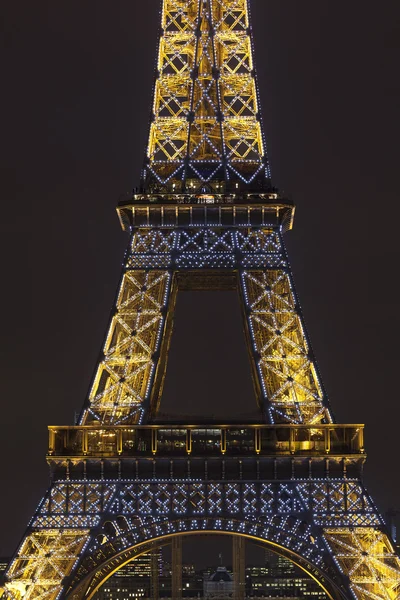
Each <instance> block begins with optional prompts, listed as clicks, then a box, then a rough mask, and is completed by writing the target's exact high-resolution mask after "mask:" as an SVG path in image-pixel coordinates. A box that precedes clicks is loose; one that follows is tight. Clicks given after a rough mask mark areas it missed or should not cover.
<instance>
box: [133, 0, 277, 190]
mask: <svg viewBox="0 0 400 600" xmlns="http://www.w3.org/2000/svg"><path fill="white" fill-rule="evenodd" d="M161 31H162V34H161V36H160V39H159V53H158V60H157V76H156V81H155V88H154V99H153V114H152V122H151V127H150V136H149V144H148V149H147V164H146V167H145V173H144V182H145V185H146V184H147V185H148V184H149V183H150V184H151V182H153V184H154V182H155V183H157V184H160V185H169V187H172V186H173V187H174V189H178V188H181V187H183V189H187V188H188V189H190V188H191V187H197V186H198V184H200V186H201V185H202V184H204V183H211V184H212V189H214V191H218V190H219V191H221V190H222V188H223V187H224V184H223V183H222V182H223V181H224V182H229V181H230V180H234V181H240V182H241V183H244V184H252V183H253V182H255V181H256V180H260V181H261V186H262V185H263V183H264V182H265V181H268V180H269V167H268V162H267V159H266V154H265V148H264V140H263V133H262V127H261V119H260V113H259V106H258V97H257V87H256V79H255V70H254V63H253V48H252V34H251V29H250V20H249V9H248V2H247V0H164V1H163V6H162V20H161ZM172 182H173V183H172ZM253 186H254V183H253Z"/></svg>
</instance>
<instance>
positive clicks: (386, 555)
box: [324, 527, 400, 600]
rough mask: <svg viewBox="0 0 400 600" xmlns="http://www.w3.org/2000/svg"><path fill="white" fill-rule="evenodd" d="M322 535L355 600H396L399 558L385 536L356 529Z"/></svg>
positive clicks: (399, 573) (398, 590)
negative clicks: (348, 583) (347, 581)
mask: <svg viewBox="0 0 400 600" xmlns="http://www.w3.org/2000/svg"><path fill="white" fill-rule="evenodd" d="M324 535H325V539H326V540H327V542H328V544H329V546H330V548H331V550H332V552H333V555H334V556H335V560H336V561H337V563H338V564H339V565H340V568H341V569H342V570H343V572H344V573H345V575H347V576H348V578H349V579H350V582H351V583H350V587H351V589H352V591H353V594H354V595H355V597H356V598H358V600H369V599H372V600H374V599H378V598H384V599H385V600H397V599H398V598H399V597H400V558H399V557H398V556H397V555H396V554H395V552H394V549H393V547H392V544H391V542H390V541H389V539H388V537H387V535H386V534H385V533H383V532H382V531H379V530H378V529H372V528H370V527H359V528H351V529H349V528H335V529H326V530H325V531H324Z"/></svg>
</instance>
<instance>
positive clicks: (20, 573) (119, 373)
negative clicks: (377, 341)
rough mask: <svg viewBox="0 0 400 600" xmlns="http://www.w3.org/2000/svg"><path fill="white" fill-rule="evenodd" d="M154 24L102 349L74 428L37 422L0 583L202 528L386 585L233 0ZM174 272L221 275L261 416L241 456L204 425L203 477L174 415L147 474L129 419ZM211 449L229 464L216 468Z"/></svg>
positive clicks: (68, 571)
mask: <svg viewBox="0 0 400 600" xmlns="http://www.w3.org/2000/svg"><path fill="white" fill-rule="evenodd" d="M161 26H162V33H161V36H160V40H159V53H158V62H157V76H156V81H155V89H154V99H153V107H152V109H153V115H152V121H151V125H150V134H149V143H148V148H147V156H146V164H145V168H144V172H143V177H142V190H141V192H140V193H138V194H136V195H135V196H134V197H133V198H131V199H130V200H129V201H127V202H123V203H122V204H121V205H120V217H121V221H122V224H123V227H124V228H125V229H126V230H130V231H131V240H130V244H129V248H128V252H127V256H126V260H125V263H124V270H123V275H122V280H121V285H120V288H119V293H118V296H117V300H116V304H115V307H114V312H113V314H112V317H111V322H110V326H109V329H108V333H107V336H106V340H105V343H104V346H103V349H102V356H101V358H100V360H99V363H98V365H97V368H96V371H95V376H94V379H93V383H92V386H91V389H90V393H89V396H88V399H87V402H86V405H85V407H84V410H83V411H82V414H81V418H80V420H79V426H77V427H74V428H66V429H65V431H64V429H63V428H51V437H50V451H49V456H48V460H49V463H50V466H51V468H52V469H53V470H52V473H53V480H52V483H51V486H50V488H49V490H48V492H47V494H46V496H45V498H44V499H43V501H42V502H41V504H40V505H39V507H38V509H37V511H36V513H35V515H34V518H33V520H32V522H31V524H30V528H29V530H28V531H27V533H26V536H25V538H24V539H23V541H22V543H21V545H20V547H19V549H18V551H17V553H16V557H15V558H14V559H13V561H12V563H11V565H10V566H9V569H8V571H7V573H6V584H5V586H3V587H0V598H1V600H36V599H37V600H39V599H40V600H58V599H61V598H69V599H74V600H75V599H76V600H82V599H83V598H88V597H90V594H91V593H92V592H90V590H89V589H86V590H85V585H86V583H87V582H88V581H89V580H90V579H91V578H92V579H93V574H94V573H96V572H97V573H98V574H99V575H98V580H99V581H98V582H97V583H99V582H100V580H101V579H102V578H103V579H104V577H103V570H104V574H106V573H108V574H109V573H110V572H109V571H107V568H106V566H107V565H109V564H114V563H115V565H114V566H115V567H117V563H118V560H119V559H118V557H120V556H121V555H125V554H126V555H128V554H129V552H130V549H132V548H134V547H138V546H139V545H140V544H142V543H146V544H147V543H148V544H152V543H153V541H154V540H156V539H160V538H162V537H163V536H164V537H165V536H171V535H180V534H182V533H185V532H187V533H188V532H189V531H192V532H197V533H199V532H204V531H213V532H214V533H215V532H220V533H223V532H225V533H229V534H230V535H236V534H237V535H247V536H248V537H252V538H253V539H258V540H262V541H264V542H266V543H271V544H273V545H276V546H277V547H278V546H279V547H281V548H282V549H283V550H284V551H287V552H291V553H292V554H295V555H296V556H298V557H302V558H303V559H304V561H306V562H307V565H308V567H307V568H310V567H313V568H314V567H315V569H316V570H318V572H319V573H323V574H325V575H326V577H328V578H330V579H331V580H332V581H333V582H334V583H333V588H332V589H340V590H341V592H340V594H341V596H340V597H346V598H347V599H350V598H351V597H352V595H353V597H354V598H355V599H356V600H399V598H400V562H399V558H398V557H397V556H396V555H395V553H394V549H393V547H392V543H391V541H390V539H389V537H388V535H387V534H386V533H385V532H384V531H385V524H384V522H383V520H382V518H381V517H380V515H379V513H378V512H377V510H376V508H375V507H374V505H373V503H372V501H371V499H370V497H369V495H368V493H367V491H366V490H365V488H364V485H363V483H362V480H361V469H362V464H363V462H364V443H363V436H362V427H360V426H352V427H351V426H343V427H341V426H335V425H331V424H332V423H333V417H332V415H331V413H330V410H329V406H328V402H327V398H326V395H325V393H324V390H323V386H322V383H321V380H320V376H319V373H318V369H317V365H316V362H315V359H314V357H313V353H312V351H311V348H310V344H309V341H308V337H307V333H306V331H305V326H304V321H303V317H302V314H301V310H300V307H299V304H298V300H297V297H296V293H295V290H294V286H293V280H292V275H291V273H290V265H289V262H288V259H287V255H286V251H285V249H284V245H283V239H282V233H283V232H285V231H286V230H287V229H289V228H290V227H291V225H292V220H293V213H294V207H293V205H292V204H291V203H290V202H289V201H285V200H283V199H282V198H281V197H280V196H279V194H277V193H275V192H274V190H272V189H271V188H270V181H269V176H270V174H269V167H268V161H267V157H266V151H265V145H264V141H263V132H262V124H261V118H260V112H259V105H258V98H257V85H256V78H255V70H254V64H253V53H252V34H251V23H250V19H249V8H248V0H163V4H162V23H161ZM257 190H258V191H257ZM180 285H181V286H182V289H210V288H211V289H237V290H238V292H239V294H240V297H241V300H242V308H243V315H244V322H245V325H246V335H247V343H248V348H249V354H250V356H251V363H252V369H253V379H254V383H255V389H256V394H257V400H258V403H259V407H260V414H261V415H262V417H263V420H264V422H265V423H270V424H274V427H272V425H271V432H272V434H273V435H272V437H270V438H268V435H267V436H266V437H265V438H263V437H262V436H263V430H262V426H261V425H260V427H259V429H257V428H255V429H254V435H251V436H250V438H246V437H244V438H243V439H244V440H247V442H249V439H250V447H251V452H250V454H251V453H253V454H254V457H253V458H254V460H253V461H252V460H251V457H250V455H249V451H248V452H247V456H246V458H247V460H242V459H243V458H245V456H244V454H245V453H244V454H243V455H240V456H239V455H237V456H236V457H233V455H232V456H230V446H229V443H228V442H229V440H228V438H229V435H230V429H229V427H228V426H227V427H224V426H222V429H221V432H220V437H219V440H220V441H219V442H218V443H220V446H217V448H218V453H217V452H216V453H215V455H213V460H212V461H210V465H211V464H212V468H216V467H218V468H219V466H220V467H221V470H220V475H218V476H216V477H214V476H212V477H209V475H208V471H207V474H206V475H204V477H203V478H197V479H193V478H192V475H191V472H190V461H191V460H195V458H196V452H197V450H196V448H195V446H194V442H193V440H194V438H195V435H194V433H193V432H194V429H193V427H192V425H190V424H189V425H188V430H187V431H186V432H185V433H184V435H183V437H182V436H181V438H180V439H181V446H180V447H181V448H182V453H183V454H184V457H183V459H182V460H184V462H181V464H180V467H182V465H184V468H183V469H182V468H181V471H179V469H177V471H176V472H175V475H174V471H173V463H174V461H178V460H180V459H179V456H178V454H179V452H177V451H176V448H175V450H174V452H175V454H174V457H173V459H171V460H170V461H168V465H169V469H170V470H169V471H168V473H166V474H165V473H164V475H163V476H162V478H161V479H159V478H158V476H157V468H158V466H157V460H158V449H157V435H158V433H157V431H156V429H154V431H153V430H152V431H151V432H150V437H149V439H150V442H149V443H148V444H147V442H146V441H145V439H144V437H142V438H141V437H140V435H141V434H140V432H139V433H138V432H136V429H138V430H140V431H141V430H144V429H145V428H144V427H143V428H141V427H137V428H136V429H135V428H134V427H133V425H141V424H142V423H146V422H148V421H149V420H151V419H153V418H154V417H155V416H156V415H157V411H158V406H159V401H160V396H161V391H162V384H163V378H164V374H165V368H166V359H167V354H168V347H169V340H170V334H171V329H172V320H173V319H172V317H173V309H174V300H175V293H176V291H177V289H178V288H179V286H180ZM191 286H192V287H191ZM244 401H246V399H244ZM275 426H276V431H275ZM130 427H131V429H130ZM215 427H216V426H215V425H214V428H215ZM237 427H239V424H237ZM279 427H281V429H279ZM124 428H126V431H128V434H125V433H124V431H123V430H124ZM241 428H242V426H241V425H240V429H241ZM192 429H193V431H192ZM245 429H246V425H245V424H244V425H243V431H242V433H241V435H243V436H245V435H246V433H245ZM308 430H309V431H308ZM285 432H287V435H286V433H285ZM307 432H308V433H307ZM192 434H193V435H192ZM124 436H125V437H124ZM283 439H284V440H285V441H282V440H283ZM182 440H183V442H182ZM251 440H252V441H251ZM271 440H273V443H272V442H271ZM253 442H254V449H253V445H252V444H253ZM146 444H147V445H146ZM264 450H268V451H265V452H264ZM58 453H59V454H58ZM146 453H147V454H146ZM219 454H221V456H220V457H219V456H218V455H219ZM269 454H271V456H269ZM272 454H273V456H272ZM285 455H286V456H285ZM268 456H269V459H270V460H271V461H272V462H271V463H270V464H271V465H273V467H272V468H273V471H271V472H270V471H268V468H269V467H268V463H263V462H262V461H263V460H269V459H268ZM149 457H150V458H151V463H150V461H149ZM229 460H231V463H230V468H232V469H233V468H235V469H236V468H237V466H238V465H240V468H239V470H237V471H236V473H237V476H235V477H233V478H232V479H231V480H230V481H228V480H227V479H228V477H226V476H225V466H226V465H225V462H226V464H228V462H229ZM235 460H236V462H235ZM219 461H220V462H219ZM232 461H233V462H232ZM140 462H141V466H140V465H139V463H140ZM143 462H144V464H145V466H143ZM203 462H204V465H208V463H207V460H205V461H203ZM348 463H349V466H347V464H348ZM150 464H151V468H152V471H151V472H150V471H149V470H148V469H147V468H148V466H149V465H150ZM159 464H160V465H161V466H162V465H164V466H165V464H166V461H164V462H162V461H160V462H159ZM296 465H297V466H296ZM301 465H303V467H304V468H305V469H306V471H305V472H304V474H303V475H302V476H301V477H300V476H296V472H297V471H296V469H297V468H299V467H300V466H301ZM280 466H282V468H283V471H280ZM253 467H254V468H253ZM163 468H164V467H163ZM204 468H207V469H208V466H207V467H206V466H205V467H204ZM141 469H144V471H143V470H142V471H141ZM146 469H147V470H146ZM210 469H211V466H210ZM246 469H250V470H249V471H248V472H247V475H246ZM252 469H253V470H252ZM262 469H267V470H264V473H267V475H264V479H263V477H262V476H260V473H262V472H263V471H262ZM313 469H315V471H313ZM338 469H340V472H338ZM350 471H351V472H352V473H353V476H349V472H350ZM281 472H283V473H284V475H280V473H281ZM143 473H145V476H140V475H141V474H142V475H143ZM177 473H178V475H177ZM179 473H181V474H180V475H179ZM268 473H269V475H268ZM302 473H303V472H302ZM315 473H317V476H316V475H315ZM335 473H336V475H335ZM338 473H339V474H338ZM332 474H333V475H332ZM354 474H355V475H354ZM113 561H114V563H113ZM303 568H304V565H303ZM107 576H108V575H107ZM96 585H97V584H96ZM321 585H323V583H321ZM335 586H336V587H335Z"/></svg>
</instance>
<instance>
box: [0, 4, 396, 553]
mask: <svg viewBox="0 0 400 600" xmlns="http://www.w3.org/2000/svg"><path fill="white" fill-rule="evenodd" d="M158 7H159V3H158V0H149V1H146V2H145V1H143V2H142V1H139V0H112V1H111V0H108V1H106V0H85V1H84V2H82V1H81V0H79V1H78V0H68V1H67V0H58V1H57V2H54V0H49V1H47V2H45V1H43V0H35V2H32V0H29V1H28V0H3V1H2V2H1V6H0V18H1V27H0V36H1V37H0V44H1V51H0V56H1V58H0V60H1V62H2V64H1V70H0V73H1V83H2V86H1V87H2V92H1V97H0V98H1V99H0V102H1V105H2V110H1V117H2V119H1V120H2V125H1V138H2V143H1V150H0V151H1V160H0V169H1V187H2V202H1V222H0V233H1V235H0V244H1V254H0V258H1V281H2V287H1V289H2V292H1V312H0V316H1V322H2V327H1V334H2V342H1V371H2V373H1V407H2V424H1V429H0V431H1V433H0V451H1V454H0V456H1V470H0V478H1V484H0V485H1V488H0V489H1V492H0V518H1V532H2V536H1V539H0V555H9V554H12V553H13V551H14V549H15V547H16V544H17V543H18V540H19V539H20V537H21V536H22V534H23V532H24V528H25V525H26V523H27V522H28V520H29V519H30V517H31V516H32V514H33V512H34V510H35V507H36V505H37V503H38V501H39V499H40V497H41V496H42V495H43V493H44V491H45V489H46V485H47V483H48V471H47V466H46V462H45V452H46V448H47V431H46V428H47V425H49V424H52V425H56V424H59V425H62V424H64V425H67V424H72V423H73V421H74V413H75V412H76V411H79V409H80V407H81V405H82V402H83V400H84V397H85V395H86V393H87V389H88V386H89V382H90V378H91V375H92V372H93V369H94V366H95V362H96V359H97V356H98V353H99V350H100V347H101V343H102V339H103V335H104V332H105V329H106V326H107V321H108V317H109V311H110V308H111V305H112V302H113V299H114V295H115V290H116V286H117V283H118V279H119V275H120V268H121V261H122V258H123V253H124V248H125V246H126V243H127V241H128V239H127V236H126V234H123V233H122V231H121V230H120V227H119V223H118V220H117V216H116V214H115V205H116V202H117V200H118V197H119V195H120V194H121V193H124V192H126V191H129V190H131V189H132V188H133V186H135V185H137V184H138V178H139V173H140V168H141V164H142V157H143V151H144V146H145V143H146V136H147V130H148V115H149V107H150V95H151V87H152V78H153V68H154V60H155V52H156V34H157V26H158ZM252 7H253V9H252V13H253V24H254V29H255V36H256V40H255V41H256V51H257V55H256V63H257V69H258V75H259V82H260V88H261V89H260V91H261V99H262V108H263V115H264V125H265V130H266V136H267V140H268V147H269V156H270V161H271V166H272V174H273V182H274V184H275V185H276V186H278V187H279V188H280V189H281V190H282V191H284V192H285V193H286V194H287V195H288V196H290V197H291V198H292V199H293V200H294V201H295V202H296V204H297V213H296V221H295V228H294V230H293V231H292V232H290V233H289V234H287V236H286V240H287V244H288V249H289V252H290V257H291V261H292V266H293V271H294V276H295V281H296V284H297V289H298V292H299V296H300V302H301V304H302V306H303V309H304V314H305V318H306V322H307V324H308V328H309V333H310V336H311V339H312V343H313V347H314V350H315V353H316V355H317V358H318V362H319V365H320V368H321V371H322V376H323V379H324V383H325V386H326V388H327V390H328V394H329V396H330V399H331V403H332V406H333V410H334V412H335V415H336V418H337V420H338V421H339V422H345V423H352V422H354V423H365V424H366V446H367V451H368V453H369V459H368V462H367V468H366V483H367V486H368V488H369V490H370V491H371V493H372V495H373V497H374V499H375V501H376V503H377V504H378V507H379V508H380V509H381V510H382V511H386V510H387V509H388V508H389V507H391V506H393V507H397V508H398V509H400V500H399V494H400V481H399V479H400V478H399V476H398V468H399V467H398V465H399V445H398V444H399V442H398V439H399V422H398V419H400V409H399V390H398V388H399V384H398V379H399V373H400V344H399V339H400V311H399V309H400V306H399V295H398V287H399V286H398V271H399V266H398V265H399V264H400V249H399V243H398V239H399V233H398V223H399V218H400V204H399V158H400V156H399V154H400V152H399V139H400V130H399V129H400V127H399V106H400V97H399V96H400V93H399V91H400V83H399V65H400V3H399V1H398V0H383V1H382V2H378V1H377V0H346V1H345V0H336V1H335V2H334V1H333V0H325V1H321V0H303V1H300V0H252ZM242 338H243V336H242V332H241V323H240V320H239V309H238V304H237V301H236V299H235V297H234V296H232V294H231V293H229V292H227V293H225V295H224V294H223V293H214V295H213V294H212V293H205V294H201V293H200V294H196V295H193V294H192V293H189V294H188V295H186V296H185V295H183V294H182V297H179V298H178V305H177V318H176V335H175V336H174V338H173V341H172V349H171V360H170V366H171V369H170V372H169V373H168V377H167V382H166V390H165V400H164V402H163V404H162V410H163V411H168V412H172V411H173V410H175V411H176V412H177V413H180V412H182V411H183V410H184V411H185V412H186V413H187V412H190V411H191V412H192V413H196V414H211V413H214V414H215V413H216V412H218V413H219V414H227V413H229V415H233V414H239V413H246V412H248V411H250V410H251V409H252V408H253V406H255V404H254V401H253V396H252V394H253V392H252V389H251V384H250V375H249V373H250V371H249V366H248V359H247V356H246V352H245V350H244V348H243V343H242V342H243V339H242ZM217 401H218V402H219V408H218V409H217V408H216V405H217Z"/></svg>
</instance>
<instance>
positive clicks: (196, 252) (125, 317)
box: [81, 227, 332, 425]
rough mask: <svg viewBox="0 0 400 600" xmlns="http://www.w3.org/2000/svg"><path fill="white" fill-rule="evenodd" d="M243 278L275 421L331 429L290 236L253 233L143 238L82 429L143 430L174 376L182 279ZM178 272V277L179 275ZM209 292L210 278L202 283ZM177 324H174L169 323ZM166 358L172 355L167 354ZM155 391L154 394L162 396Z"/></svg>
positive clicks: (265, 395) (144, 233)
mask: <svg viewBox="0 0 400 600" xmlns="http://www.w3.org/2000/svg"><path fill="white" fill-rule="evenodd" d="M209 271H211V272H214V274H216V277H213V282H214V283H213V284H214V285H215V282H217V285H223V281H224V279H226V277H227V276H229V275H230V276H231V277H232V276H233V278H234V279H235V278H237V279H238V283H237V287H238V288H239V289H240V290H241V292H240V295H241V298H242V303H243V309H244V313H245V315H246V320H247V329H248V336H247V337H248V343H249V346H250V354H251V356H252V360H253V372H254V379H255V382H256V388H257V389H258V392H257V393H258V400H259V405H260V407H261V410H262V412H263V413H264V416H265V418H267V420H268V421H269V422H271V423H293V424H318V423H329V422H332V417H331V415H330V412H329V409H328V408H327V399H326V397H325V394H324V391H323V388H322V385H321V382H320V378H319V375H318V370H317V366H316V363H315V360H314V358H313V355H312V352H311V349H310V345H309V342H308V339H307V335H306V332H305V326H304V322H303V318H302V315H301V311H300V307H299V304H298V301H297V298H296V294H295V290H294V287H293V282H292V276H291V273H290V268H289V263H288V259H287V256H286V253H285V249H284V245H283V240H282V236H281V234H280V232H279V230H277V229H262V228H259V229H248V228H245V227H237V228H222V227H202V228H200V227H192V228H190V229H173V230H171V229H170V228H144V229H137V230H135V231H134V233H133V236H132V240H131V243H130V247H129V251H128V253H127V258H126V266H125V270H124V274H123V278H122V283H121V287H120V291H119V294H118V297H117V301H116V306H115V310H114V314H113V317H112V320H111V324H110V328H109V332H108V334H107V337H106V341H105V344H104V348H103V358H102V360H101V361H100V364H99V366H98V368H97V372H96V375H95V378H94V382H93V385H92V389H91V392H90V395H89V402H88V406H87V408H86V410H85V412H84V414H83V416H82V420H81V423H90V422H97V423H100V424H106V425H118V424H125V423H131V424H134V423H141V422H142V421H143V419H144V418H147V416H148V415H147V412H146V411H149V412H150V414H152V415H154V413H155V411H156V409H157V406H158V402H159V390H160V384H159V383H158V384H157V382H156V383H155V375H156V374H157V380H158V382H159V381H160V380H162V378H163V375H164V372H165V362H166V357H164V359H165V360H164V361H163V360H160V358H161V359H162V358H163V356H162V355H163V352H162V350H163V348H164V349H165V348H166V347H167V345H168V342H167V341H166V340H168V339H169V336H170V333H171V332H170V331H169V328H168V327H166V324H167V323H168V318H167V317H168V315H169V316H170V317H172V314H171V313H172V311H173V306H174V301H173V300H172V301H171V296H172V297H173V296H174V293H173V291H171V290H172V287H173V285H172V284H174V285H175V284H176V280H175V277H176V275H178V274H179V273H181V274H184V273H185V272H190V273H191V274H193V273H196V274H197V275H198V276H201V274H202V273H203V277H204V273H208V272H209ZM174 274H175V276H174ZM201 285H202V286H203V287H205V288H207V286H208V284H207V277H206V280H205V281H203V283H202V284H201ZM170 321H172V318H170ZM164 354H165V353H164ZM153 388H154V389H153Z"/></svg>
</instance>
